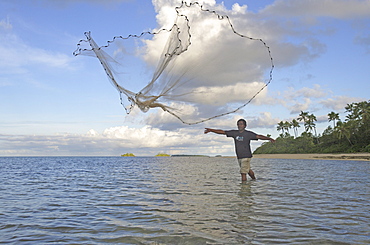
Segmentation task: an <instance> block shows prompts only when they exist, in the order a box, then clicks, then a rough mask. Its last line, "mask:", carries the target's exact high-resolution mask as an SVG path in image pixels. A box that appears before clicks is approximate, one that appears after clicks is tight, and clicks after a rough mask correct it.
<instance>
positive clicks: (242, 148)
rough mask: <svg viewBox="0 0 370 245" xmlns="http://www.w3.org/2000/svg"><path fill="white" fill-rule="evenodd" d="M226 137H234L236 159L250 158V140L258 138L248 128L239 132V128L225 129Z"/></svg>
mask: <svg viewBox="0 0 370 245" xmlns="http://www.w3.org/2000/svg"><path fill="white" fill-rule="evenodd" d="M225 133H226V136H227V137H232V138H234V143H235V152H236V157H237V158H238V159H241V158H251V157H252V151H251V145H250V142H251V140H258V139H257V134H256V133H254V132H251V131H248V130H244V131H243V132H239V130H228V131H225Z"/></svg>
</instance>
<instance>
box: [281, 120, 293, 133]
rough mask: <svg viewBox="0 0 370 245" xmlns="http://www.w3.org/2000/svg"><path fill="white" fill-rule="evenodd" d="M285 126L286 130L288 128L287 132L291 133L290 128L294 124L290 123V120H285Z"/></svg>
mask: <svg viewBox="0 0 370 245" xmlns="http://www.w3.org/2000/svg"><path fill="white" fill-rule="evenodd" d="M283 125H284V126H283V127H284V130H286V132H287V133H288V134H289V129H291V128H292V125H291V124H290V122H288V121H285V122H284V123H283Z"/></svg>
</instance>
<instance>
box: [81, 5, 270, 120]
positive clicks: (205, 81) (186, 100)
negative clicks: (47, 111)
mask: <svg viewBox="0 0 370 245" xmlns="http://www.w3.org/2000/svg"><path fill="white" fill-rule="evenodd" d="M174 11H175V13H176V15H175V20H174V23H173V24H172V26H170V27H169V28H165V27H163V28H161V29H158V30H154V31H148V32H142V33H141V34H139V35H128V36H115V37H113V39H112V40H110V41H108V42H107V44H106V45H104V46H98V45H97V44H96V42H95V41H94V39H93V38H92V36H91V33H90V32H86V33H85V36H86V39H85V40H80V41H79V43H78V44H77V49H76V51H75V52H74V55H75V56H77V55H89V56H94V57H96V58H98V59H99V61H100V63H101V65H102V66H103V68H104V70H105V73H106V74H107V76H108V78H109V81H110V82H111V83H112V85H113V86H114V87H115V88H116V89H117V90H118V91H119V93H120V99H121V104H122V105H123V106H124V108H125V110H126V112H127V113H128V114H129V113H130V112H131V111H132V109H133V108H134V107H135V106H137V107H138V108H140V110H141V111H143V112H147V111H148V110H149V109H151V108H160V109H161V110H163V111H165V112H167V113H169V114H171V115H173V116H175V117H176V118H178V119H179V120H180V121H181V122H183V123H185V124H189V125H191V124H197V123H201V122H205V121H208V120H211V119H214V118H217V117H221V116H225V115H228V114H231V113H235V112H237V111H239V110H240V109H242V108H243V107H245V106H246V105H248V104H249V103H250V102H251V101H252V100H253V99H254V98H255V97H256V96H257V95H258V94H260V93H261V92H262V91H263V90H264V89H265V88H266V87H267V85H268V84H269V83H270V82H271V81H272V72H273V69H274V64H273V59H272V56H271V52H270V48H269V47H268V46H267V44H266V43H265V42H264V41H263V40H262V39H259V38H252V37H249V36H247V35H244V34H241V33H239V32H237V31H236V30H235V29H234V27H233V25H232V23H231V21H230V18H229V16H227V15H221V14H219V13H218V12H216V11H212V10H209V9H205V8H204V7H203V6H202V5H200V4H199V3H197V2H194V3H190V4H187V3H185V2H182V4H181V5H180V6H178V7H176V8H175V9H174ZM167 22H168V21H167Z"/></svg>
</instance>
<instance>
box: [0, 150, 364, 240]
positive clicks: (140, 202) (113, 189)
mask: <svg viewBox="0 0 370 245" xmlns="http://www.w3.org/2000/svg"><path fill="white" fill-rule="evenodd" d="M252 166H253V169H254V171H255V173H256V176H257V180H255V181H247V182H245V183H240V175H239V173H238V165H237V162H236V160H235V159H230V158H189V157H178V158H175V157H173V158H122V157H121V158H115V157H111V158H109V157H108V158H99V157H93V158H88V157H85V158H84V157H70V158H68V157H55V158H54V157H48V158H36V157H35V158H0V171H1V173H2V174H1V175H0V181H1V183H3V184H2V186H1V187H0V199H1V200H2V205H1V206H0V224H2V225H0V237H1V239H2V242H5V243H21V242H23V243H43V244H48V243H54V242H59V243H63V244H70V243H75V244H81V243H89V244H107V243H122V244H153V243H154V244H207V243H208V244H276V243H283V244H286V243H293V244H295V243H300V244H338V243H342V244H368V243H370V237H369V235H368V234H369V231H370V226H369V224H370V222H369V221H370V214H369V212H368V211H369V210H370V190H369V188H368V187H369V178H368V175H369V174H370V164H369V163H368V162H355V161H330V160H329V161H320V160H281V159H253V160H252Z"/></svg>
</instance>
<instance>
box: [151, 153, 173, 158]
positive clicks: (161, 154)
mask: <svg viewBox="0 0 370 245" xmlns="http://www.w3.org/2000/svg"><path fill="white" fill-rule="evenodd" d="M170 156H171V155H168V154H166V153H158V154H157V155H155V157H170Z"/></svg>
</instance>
